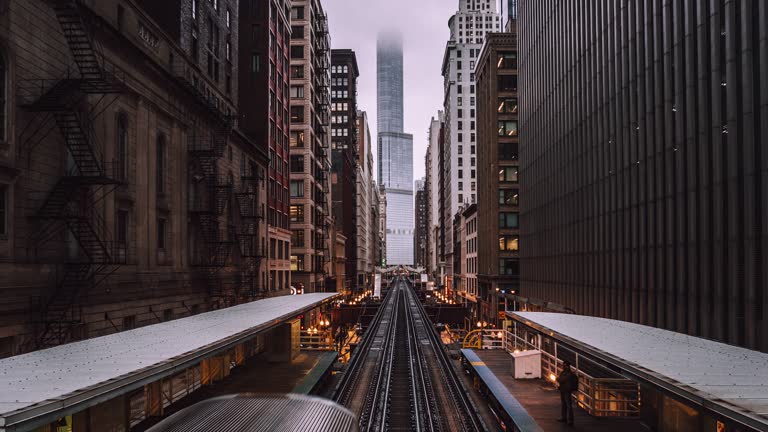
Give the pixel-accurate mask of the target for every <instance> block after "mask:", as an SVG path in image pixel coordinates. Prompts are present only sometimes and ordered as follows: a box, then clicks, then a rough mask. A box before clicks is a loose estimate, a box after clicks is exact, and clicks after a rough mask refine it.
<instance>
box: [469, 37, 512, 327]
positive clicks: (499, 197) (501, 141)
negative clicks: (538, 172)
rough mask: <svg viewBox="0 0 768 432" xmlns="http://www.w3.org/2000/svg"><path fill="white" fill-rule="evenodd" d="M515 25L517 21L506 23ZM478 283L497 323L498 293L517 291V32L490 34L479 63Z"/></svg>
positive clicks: (484, 309) (487, 317)
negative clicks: (481, 168) (480, 170)
mask: <svg viewBox="0 0 768 432" xmlns="http://www.w3.org/2000/svg"><path fill="white" fill-rule="evenodd" d="M508 30H514V26H508ZM477 93H478V98H479V99H478V106H477V122H478V162H479V164H480V166H481V167H483V171H482V172H481V173H480V175H479V176H478V187H477V189H478V198H479V199H478V203H477V225H478V227H477V232H476V235H477V241H478V242H479V244H480V247H479V248H478V250H477V261H476V264H477V269H476V272H477V286H476V288H477V289H476V292H475V295H476V296H477V302H478V303H479V309H480V311H481V318H482V320H483V321H488V322H492V323H495V322H496V321H497V320H498V316H499V314H498V312H499V306H501V309H502V311H503V309H504V302H503V301H499V295H498V294H517V293H519V280H520V266H519V257H518V250H519V247H518V244H519V235H520V233H519V228H520V226H519V224H518V219H519V207H518V205H519V202H520V200H519V191H520V188H519V184H518V175H517V174H518V168H519V165H518V164H519V161H518V127H517V125H518V103H517V35H516V33H514V32H509V33H493V34H490V35H488V36H487V39H486V43H485V46H484V47H483V51H482V53H481V54H480V59H479V64H478V67H477Z"/></svg>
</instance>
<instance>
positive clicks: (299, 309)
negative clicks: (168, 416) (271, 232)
mask: <svg viewBox="0 0 768 432" xmlns="http://www.w3.org/2000/svg"><path fill="white" fill-rule="evenodd" d="M336 295H337V294H328V293H322V294H319V293H318V294H304V295H299V296H282V297H274V298H269V299H265V300H259V301H255V302H252V303H246V304H242V305H238V306H234V307H231V308H227V309H220V310H217V311H212V312H207V313H203V314H199V315H194V316H191V317H187V318H181V319H177V320H173V321H168V322H164V323H160V324H154V325H150V326H146V327H142V328H138V329H135V330H129V331H124V332H121V333H116V334H112V335H109V336H103V337H98V338H93V339H88V340H84V341H81V342H74V343H71V344H67V345H61V346H57V347H54V348H49V349H46V350H40V351H35V352H31V353H29V354H23V355H19V356H15V357H10V358H6V359H3V360H0V431H4V430H6V428H9V427H10V426H12V425H15V424H18V423H21V422H24V421H33V422H34V421H35V420H36V419H37V422H39V421H40V418H42V417H46V416H50V415H52V414H57V415H58V416H61V415H63V414H66V413H68V412H77V411H80V410H82V409H84V408H85V407H87V406H92V405H94V404H96V403H99V402H101V401H103V400H107V399H110V398H114V397H116V396H118V395H120V394H122V393H125V392H127V391H130V390H132V389H134V388H138V387H140V386H142V385H144V384H145V383H148V382H152V381H156V380H158V379H160V378H162V377H164V376H168V375H170V374H173V373H175V372H176V371H179V370H182V369H184V368H186V367H189V366H191V365H193V364H195V363H197V362H199V361H200V360H201V359H203V358H206V357H209V356H212V355H214V354H216V353H217V352H220V351H222V350H225V349H229V348H231V347H232V346H235V345H237V344H239V343H241V342H244V341H245V340H248V339H249V338H251V337H253V336H254V335H255V334H257V333H259V332H261V331H264V330H266V329H269V328H271V327H274V326H275V325H278V324H280V323H281V322H283V321H285V320H286V319H290V318H293V317H294V316H296V315H299V314H301V313H303V312H305V311H307V310H310V309H312V308H314V307H316V306H318V305H319V304H321V303H324V302H326V301H328V300H329V299H331V298H333V297H335V296H336ZM75 407H77V409H75ZM68 408H69V411H66V410H67V409H68ZM54 419H55V417H54Z"/></svg>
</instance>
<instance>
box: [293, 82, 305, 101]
mask: <svg viewBox="0 0 768 432" xmlns="http://www.w3.org/2000/svg"><path fill="white" fill-rule="evenodd" d="M291 98H292V99H304V86H303V85H297V86H291Z"/></svg>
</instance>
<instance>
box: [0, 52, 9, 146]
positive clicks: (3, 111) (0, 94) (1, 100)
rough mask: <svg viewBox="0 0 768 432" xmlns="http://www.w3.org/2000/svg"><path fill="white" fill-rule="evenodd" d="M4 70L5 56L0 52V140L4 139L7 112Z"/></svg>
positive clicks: (5, 69)
mask: <svg viewBox="0 0 768 432" xmlns="http://www.w3.org/2000/svg"><path fill="white" fill-rule="evenodd" d="M6 71H7V68H6V66H5V58H4V57H3V55H2V53H0V141H5V140H6V137H5V134H6V132H5V131H6V127H5V126H6V125H5V122H6V117H7V112H8V106H7V101H6V97H5V96H6V95H5V93H6V88H7V87H8V86H7V83H6V80H7V77H6V75H7V73H6Z"/></svg>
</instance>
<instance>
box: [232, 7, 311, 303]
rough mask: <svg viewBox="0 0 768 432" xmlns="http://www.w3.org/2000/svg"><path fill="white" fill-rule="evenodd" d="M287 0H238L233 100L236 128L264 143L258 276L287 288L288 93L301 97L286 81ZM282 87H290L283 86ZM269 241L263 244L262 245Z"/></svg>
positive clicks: (280, 289) (278, 288) (300, 90)
mask: <svg viewBox="0 0 768 432" xmlns="http://www.w3.org/2000/svg"><path fill="white" fill-rule="evenodd" d="M287 6H288V2H286V1H281V2H276V3H271V6H270V7H269V8H266V7H256V4H255V3H253V2H241V3H240V9H239V14H238V19H239V26H240V27H239V28H243V29H249V30H248V31H246V32H240V33H239V37H238V41H237V42H238V45H237V46H238V54H239V56H238V59H239V60H238V65H239V67H238V69H239V71H241V73H240V74H239V75H238V78H239V79H238V90H239V92H238V93H239V94H238V100H239V113H240V122H239V125H240V129H241V130H242V131H243V132H244V133H245V134H246V135H247V136H248V137H249V138H251V139H252V140H254V141H255V142H257V143H264V144H266V145H267V146H268V148H269V158H270V161H271V163H270V164H269V169H268V170H267V178H266V179H265V181H266V182H267V184H268V187H267V191H268V193H267V207H266V212H265V211H264V210H263V209H259V212H260V213H259V217H261V218H265V217H266V221H267V239H266V243H265V244H264V246H263V248H262V250H261V251H260V252H261V255H260V256H262V257H263V258H265V261H266V263H267V268H268V271H269V273H268V274H267V278H268V280H265V281H261V283H262V284H263V285H264V286H269V288H270V290H275V291H278V292H289V291H290V287H291V260H290V257H291V255H290V242H291V230H290V220H289V206H290V194H289V189H288V188H289V186H290V173H289V170H288V169H287V168H286V163H287V162H288V160H289V158H290V149H289V143H290V129H291V127H290V115H289V114H288V110H289V109H290V98H299V97H303V92H304V87H303V86H301V85H297V86H290V78H291V73H290V61H289V59H290V40H291V37H292V36H291V26H290V9H289V8H288V7H287ZM302 29H303V27H301V26H296V33H295V34H294V35H293V37H296V38H300V37H302V35H303V33H302ZM286 89H290V91H289V92H286ZM267 245H269V247H267Z"/></svg>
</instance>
